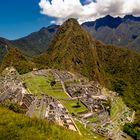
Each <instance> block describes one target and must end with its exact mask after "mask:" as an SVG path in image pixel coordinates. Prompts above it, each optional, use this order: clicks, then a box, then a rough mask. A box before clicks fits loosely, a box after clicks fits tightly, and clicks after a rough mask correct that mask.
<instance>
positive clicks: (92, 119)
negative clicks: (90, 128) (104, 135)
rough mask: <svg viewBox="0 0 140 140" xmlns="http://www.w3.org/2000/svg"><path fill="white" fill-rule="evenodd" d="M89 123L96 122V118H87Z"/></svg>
mask: <svg viewBox="0 0 140 140" xmlns="http://www.w3.org/2000/svg"><path fill="white" fill-rule="evenodd" d="M87 120H88V121H89V122H96V121H98V120H99V119H98V118H97V117H96V118H93V117H91V118H88V119H87Z"/></svg>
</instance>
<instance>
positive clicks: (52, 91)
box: [24, 75, 68, 98]
mask: <svg viewBox="0 0 140 140" xmlns="http://www.w3.org/2000/svg"><path fill="white" fill-rule="evenodd" d="M24 78H25V76H24ZM51 80H52V79H50V77H45V76H32V75H31V76H30V77H29V76H28V77H27V78H25V81H24V82H25V85H26V87H27V89H28V90H29V91H30V92H31V93H33V94H35V95H40V94H42V93H46V94H47V95H49V96H53V97H55V98H68V95H67V94H66V93H65V92H64V91H63V88H62V85H61V82H60V81H56V84H55V85H54V86H53V87H52V86H51V85H50V82H51Z"/></svg>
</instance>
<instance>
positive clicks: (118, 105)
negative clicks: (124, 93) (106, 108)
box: [110, 97, 126, 119]
mask: <svg viewBox="0 0 140 140" xmlns="http://www.w3.org/2000/svg"><path fill="white" fill-rule="evenodd" d="M125 107H126V106H125V104H124V102H123V101H122V99H121V97H115V100H114V101H113V102H112V103H111V112H110V116H111V119H115V118H117V116H118V114H120V113H121V112H122V111H123V110H124V109H125Z"/></svg>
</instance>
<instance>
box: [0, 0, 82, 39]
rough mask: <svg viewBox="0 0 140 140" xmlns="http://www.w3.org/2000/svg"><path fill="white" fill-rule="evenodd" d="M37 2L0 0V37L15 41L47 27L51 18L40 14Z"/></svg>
mask: <svg viewBox="0 0 140 140" xmlns="http://www.w3.org/2000/svg"><path fill="white" fill-rule="evenodd" d="M81 1H84V0H81ZM39 2H40V0H0V37H4V38H7V39H17V38H20V37H23V36H26V35H28V34H29V33H31V32H34V31H38V30H39V29H40V28H42V27H47V26H48V25H49V24H50V21H52V20H53V18H51V17H49V16H46V15H43V14H40V7H39V5H38V4H39Z"/></svg>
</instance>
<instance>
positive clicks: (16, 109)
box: [0, 100, 24, 113]
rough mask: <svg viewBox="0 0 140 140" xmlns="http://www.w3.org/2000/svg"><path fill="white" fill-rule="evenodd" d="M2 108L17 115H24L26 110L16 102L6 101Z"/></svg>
mask: <svg viewBox="0 0 140 140" xmlns="http://www.w3.org/2000/svg"><path fill="white" fill-rule="evenodd" d="M0 106H2V107H5V108H8V109H10V110H12V111H14V112H16V113H24V110H22V109H21V106H20V105H19V104H18V103H15V102H14V101H10V100H6V101H5V102H3V103H1V105H0Z"/></svg>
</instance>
